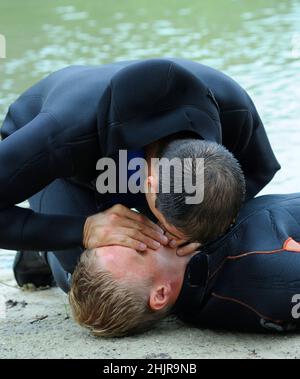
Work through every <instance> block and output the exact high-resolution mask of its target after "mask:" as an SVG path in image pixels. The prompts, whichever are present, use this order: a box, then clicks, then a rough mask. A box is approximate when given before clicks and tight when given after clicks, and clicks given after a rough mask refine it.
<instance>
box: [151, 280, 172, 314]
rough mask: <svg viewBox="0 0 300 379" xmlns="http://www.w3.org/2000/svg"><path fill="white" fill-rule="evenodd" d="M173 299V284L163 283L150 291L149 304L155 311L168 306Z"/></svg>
mask: <svg viewBox="0 0 300 379" xmlns="http://www.w3.org/2000/svg"><path fill="white" fill-rule="evenodd" d="M170 299H171V286H170V285H169V284H163V285H160V286H157V287H155V288H153V289H152V290H151V292H150V298H149V306H150V308H151V309H152V310H154V311H159V310H160V309H163V308H164V307H166V306H167V305H168V304H169V302H170Z"/></svg>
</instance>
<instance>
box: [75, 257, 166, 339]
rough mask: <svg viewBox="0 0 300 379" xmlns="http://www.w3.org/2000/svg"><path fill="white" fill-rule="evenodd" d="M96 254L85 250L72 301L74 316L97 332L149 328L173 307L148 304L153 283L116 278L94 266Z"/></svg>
mask: <svg viewBox="0 0 300 379" xmlns="http://www.w3.org/2000/svg"><path fill="white" fill-rule="evenodd" d="M94 263H95V258H94V254H92V253H91V251H85V252H84V253H83V254H82V256H81V259H80V262H79V264H78V265H77V267H76V269H75V272H74V274H73V276H72V285H71V291H70V293H69V302H70V305H71V309H72V313H73V317H74V319H75V321H76V322H78V323H79V324H80V325H81V326H85V327H87V328H89V329H90V330H91V331H92V333H93V334H94V335H96V336H102V337H121V336H125V335H128V334H133V333H138V332H142V331H145V330H147V329H149V328H150V327H151V326H153V325H154V323H156V322H157V321H159V320H160V319H162V318H164V317H165V316H167V315H168V313H169V312H170V307H165V308H164V309H162V310H160V311H153V310H152V309H151V308H150V307H149V304H148V302H149V292H150V285H149V283H148V282H147V281H146V280H145V283H136V282H134V281H133V280H130V281H128V280H127V281H126V280H122V281H120V280H116V279H114V278H113V276H112V274H111V273H110V272H109V271H105V270H102V269H101V268H100V269H98V268H97V270H96V269H95V264H94Z"/></svg>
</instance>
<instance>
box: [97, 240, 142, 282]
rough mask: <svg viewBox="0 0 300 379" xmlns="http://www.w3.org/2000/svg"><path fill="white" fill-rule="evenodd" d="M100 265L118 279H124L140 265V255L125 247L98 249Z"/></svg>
mask: <svg viewBox="0 0 300 379" xmlns="http://www.w3.org/2000/svg"><path fill="white" fill-rule="evenodd" d="M96 257H97V261H98V264H99V265H100V266H101V267H102V268H103V269H105V270H108V271H110V272H111V273H112V274H113V275H114V276H115V277H116V278H120V277H124V276H125V274H126V273H127V272H128V271H131V270H133V269H135V268H136V267H137V265H139V264H140V259H141V257H140V254H139V253H137V251H136V250H133V249H129V248H126V247H123V246H105V247H101V248H99V249H96Z"/></svg>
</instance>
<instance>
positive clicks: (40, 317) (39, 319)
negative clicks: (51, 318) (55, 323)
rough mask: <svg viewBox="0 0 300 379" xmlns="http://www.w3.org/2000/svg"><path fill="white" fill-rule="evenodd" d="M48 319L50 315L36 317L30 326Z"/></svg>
mask: <svg viewBox="0 0 300 379" xmlns="http://www.w3.org/2000/svg"><path fill="white" fill-rule="evenodd" d="M46 318H48V315H46V316H39V317H36V318H35V319H34V320H32V321H30V324H34V323H35V322H38V321H43V320H45V319H46Z"/></svg>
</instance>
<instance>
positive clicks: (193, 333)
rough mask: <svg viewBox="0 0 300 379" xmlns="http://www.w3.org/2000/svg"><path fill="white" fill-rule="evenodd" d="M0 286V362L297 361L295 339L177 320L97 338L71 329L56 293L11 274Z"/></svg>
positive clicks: (1, 273) (299, 339) (299, 351)
mask: <svg viewBox="0 0 300 379" xmlns="http://www.w3.org/2000/svg"><path fill="white" fill-rule="evenodd" d="M0 282H1V284H0V299H2V303H3V300H4V299H5V302H6V312H5V315H3V314H2V318H0V358H44V359H45V358H108V359H115V358H166V359H168V358H251V359H255V358H256V359H259V358H300V336H299V335H289V336H281V335H279V336H273V335H267V336H264V335H248V334H240V333H228V332H220V331H212V330H201V329H194V328H190V327H188V326H185V325H183V324H182V323H180V322H179V321H177V320H175V319H167V320H165V321H163V322H161V323H160V324H159V325H158V326H157V327H155V328H154V329H153V330H152V331H149V332H147V333H145V334H143V335H139V336H134V337H128V338H123V339H103V338H96V337H93V336H91V335H90V334H89V333H88V332H87V331H86V330H85V329H83V328H81V327H79V326H77V325H75V323H74V322H73V320H72V319H71V317H70V311H69V307H68V302H67V297H66V295H65V294H63V293H62V291H61V290H59V289H58V288H52V289H48V290H44V291H36V292H30V291H22V290H20V289H19V288H18V287H17V285H16V283H15V281H14V279H13V275H12V272H11V270H3V269H2V270H1V269H0ZM2 305H3V304H2ZM0 313H1V312H0ZM3 316H5V317H3Z"/></svg>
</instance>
